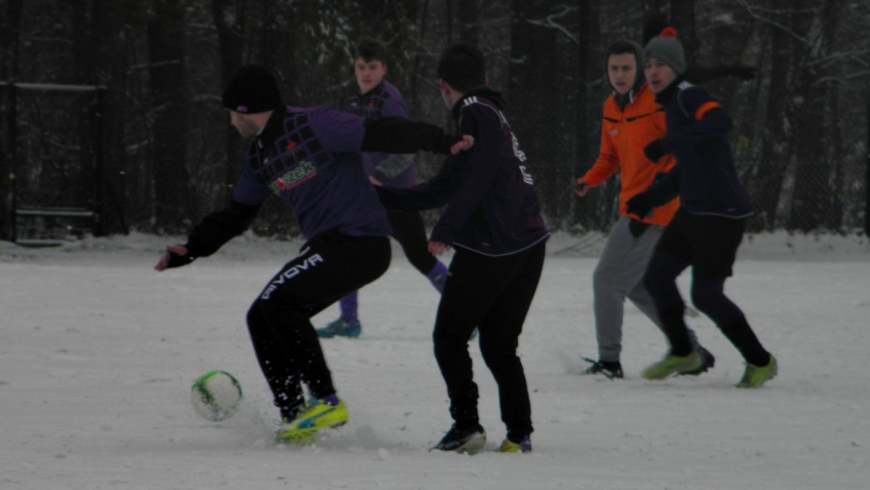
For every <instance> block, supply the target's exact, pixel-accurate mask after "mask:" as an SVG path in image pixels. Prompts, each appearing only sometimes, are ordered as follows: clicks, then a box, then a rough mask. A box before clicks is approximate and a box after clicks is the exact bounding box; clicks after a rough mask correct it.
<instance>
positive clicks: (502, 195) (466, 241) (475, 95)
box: [379, 88, 549, 256]
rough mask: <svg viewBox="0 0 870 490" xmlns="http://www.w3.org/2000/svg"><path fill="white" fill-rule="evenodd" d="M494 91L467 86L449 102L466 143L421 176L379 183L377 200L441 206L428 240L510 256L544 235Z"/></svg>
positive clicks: (520, 157)
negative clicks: (392, 184)
mask: <svg viewBox="0 0 870 490" xmlns="http://www.w3.org/2000/svg"><path fill="white" fill-rule="evenodd" d="M501 105H502V104H501V97H500V96H499V94H498V93H497V92H494V91H492V90H490V89H488V88H481V89H476V90H474V91H471V92H469V93H467V94H465V96H463V98H462V99H461V100H459V101H457V103H456V105H455V106H454V109H453V111H454V118H455V119H458V120H459V132H460V133H461V134H468V135H471V136H473V137H474V146H473V147H472V148H471V149H470V150H468V151H464V152H462V153H460V154H458V155H455V156H452V157H449V158H448V159H447V161H446V162H445V163H444V166H443V167H442V168H441V171H440V172H439V173H438V175H436V176H435V177H433V178H432V179H430V180H429V181H428V182H425V183H422V184H419V185H416V186H413V187H412V188H410V189H394V188H387V189H383V190H381V189H379V194H380V196H381V200H382V201H383V202H384V203H386V204H388V205H391V206H396V207H401V208H405V209H416V210H422V209H432V208H436V207H440V206H443V205H445V204H446V205H447V208H446V209H445V210H444V212H443V214H442V215H441V218H440V219H439V220H438V223H437V224H436V225H435V227H434V229H433V230H432V236H431V240H432V241H435V242H440V243H445V244H448V245H453V246H456V247H462V248H466V249H469V250H473V251H475V252H478V253H481V254H485V255H490V256H500V255H511V254H514V253H517V252H520V251H522V250H525V249H527V248H529V247H531V246H533V245H535V244H537V243H539V242H541V241H543V240H545V239H546V238H547V237H548V236H549V232H548V231H547V228H546V226H545V225H544V218H543V216H542V215H541V207H540V203H539V201H538V196H537V194H536V193H535V190H534V188H533V187H532V184H533V181H532V177H531V175H530V174H529V171H528V168H527V165H528V164H527V163H526V156H525V154H523V152H522V151H520V149H519V144H518V142H517V139H516V137H515V136H514V133H513V131H512V130H511V127H510V124H508V121H507V119H506V118H505V116H504V114H503V113H502V112H501Z"/></svg>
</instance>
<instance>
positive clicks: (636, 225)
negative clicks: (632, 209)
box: [628, 218, 650, 240]
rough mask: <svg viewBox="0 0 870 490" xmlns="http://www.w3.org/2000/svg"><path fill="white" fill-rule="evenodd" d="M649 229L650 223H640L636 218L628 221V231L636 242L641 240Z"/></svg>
mask: <svg viewBox="0 0 870 490" xmlns="http://www.w3.org/2000/svg"><path fill="white" fill-rule="evenodd" d="M649 227H650V224H649V223H644V222H643V221H638V220H636V219H634V218H631V219H630V220H629V221H628V231H629V232H630V233H631V236H633V237H634V238H635V240H636V239H638V238H640V236H641V235H643V232H645V231H646V229H647V228H649Z"/></svg>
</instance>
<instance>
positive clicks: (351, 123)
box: [233, 107, 392, 239]
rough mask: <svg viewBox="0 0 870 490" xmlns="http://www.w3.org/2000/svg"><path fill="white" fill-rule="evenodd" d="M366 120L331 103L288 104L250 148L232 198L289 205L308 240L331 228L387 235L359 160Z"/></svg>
mask: <svg viewBox="0 0 870 490" xmlns="http://www.w3.org/2000/svg"><path fill="white" fill-rule="evenodd" d="M364 123H365V119H364V118H362V117H358V116H354V115H351V114H346V113H343V112H341V111H339V110H337V109H333V108H330V107H305V108H302V107H287V108H286V110H277V111H275V113H274V114H273V115H272V117H271V119H269V122H268V123H267V124H266V126H265V127H264V128H263V131H262V132H261V133H260V134H259V135H258V136H257V138H256V139H255V140H254V142H253V144H252V145H251V147H250V149H249V150H248V153H247V156H246V161H245V168H244V171H243V173H242V178H241V180H240V181H239V184H238V185H237V186H236V189H235V193H234V196H233V199H234V200H235V201H238V202H239V203H241V204H244V205H248V206H260V205H262V204H263V202H265V201H266V199H267V198H268V197H269V196H270V195H272V194H274V195H277V196H278V197H280V198H281V199H283V200H284V201H286V202H287V203H289V204H290V206H291V207H292V208H293V211H294V213H295V215H296V219H297V221H298V222H299V227H300V228H301V230H302V234H303V236H305V238H306V239H311V238H313V237H315V236H317V235H319V234H320V233H322V232H324V231H328V230H334V231H337V232H339V233H342V234H344V235H350V236H387V235H389V234H390V233H391V232H392V230H391V229H390V225H389V223H388V222H387V217H386V213H385V212H384V209H383V207H382V206H381V204H380V202H378V197H377V194H376V193H375V191H374V188H373V187H372V186H371V185H369V183H368V178H367V177H366V174H365V172H364V171H363V168H362V165H361V162H360V150H361V148H362V146H363V138H364V137H365V132H366V129H365V126H364Z"/></svg>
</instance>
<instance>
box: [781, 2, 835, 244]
mask: <svg viewBox="0 0 870 490" xmlns="http://www.w3.org/2000/svg"><path fill="white" fill-rule="evenodd" d="M811 3H812V4H813V5H815V1H813V2H811ZM835 4H836V0H826V1H825V2H824V3H823V4H822V6H821V8H810V7H811V5H808V4H804V8H803V9H802V10H801V11H800V12H799V13H798V14H797V15H798V17H799V18H800V19H801V25H802V26H807V28H804V29H798V30H796V32H800V33H804V32H806V33H808V34H807V43H806V44H798V45H797V46H796V49H798V50H800V51H799V52H801V53H803V54H804V58H803V60H802V61H801V62H800V63H799V64H798V65H797V66H798V68H799V71H798V72H797V73H796V74H795V79H796V80H797V86H796V87H795V93H796V94H798V95H799V97H796V99H798V101H797V102H796V103H795V106H796V107H795V112H794V114H795V117H794V119H793V120H794V122H795V131H794V133H793V134H792V138H793V140H792V141H793V148H794V155H795V178H794V193H793V195H792V209H791V214H790V216H789V225H788V228H789V229H790V230H801V231H814V230H817V229H819V227H820V226H822V224H823V223H824V216H825V204H826V202H827V200H826V199H825V197H824V196H826V195H828V193H829V192H831V191H832V189H831V188H830V187H829V185H830V181H829V177H828V176H829V175H831V162H829V161H827V159H825V151H824V145H822V144H821V141H824V137H825V134H826V133H827V131H828V128H825V127H824V120H825V112H826V110H827V108H826V107H825V100H826V97H825V86H824V85H823V84H820V83H817V81H818V79H819V78H820V77H821V76H822V75H823V73H822V72H821V71H820V68H819V67H820V64H819V63H818V61H820V60H822V59H823V58H824V57H825V56H826V55H827V51H828V47H829V43H830V41H831V39H830V37H829V36H833V34H834V32H835V31H836V22H837V15H836V6H835ZM830 23H834V25H833V27H832V26H831V24H830ZM826 24H827V25H826Z"/></svg>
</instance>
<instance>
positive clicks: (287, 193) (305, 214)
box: [155, 65, 471, 443]
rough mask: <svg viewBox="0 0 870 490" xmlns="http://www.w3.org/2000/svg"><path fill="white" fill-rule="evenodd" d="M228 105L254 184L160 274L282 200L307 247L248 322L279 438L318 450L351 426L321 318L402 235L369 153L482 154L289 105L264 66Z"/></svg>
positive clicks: (242, 79) (437, 133)
mask: <svg viewBox="0 0 870 490" xmlns="http://www.w3.org/2000/svg"><path fill="white" fill-rule="evenodd" d="M222 101H223V105H224V107H225V108H227V109H228V110H229V112H230V122H231V124H232V125H233V126H234V127H235V128H236V129H237V130H238V131H239V133H240V134H241V135H242V136H245V137H251V138H253V141H252V143H251V146H250V147H249V149H248V152H247V155H246V159H245V166H244V170H243V172H242V177H241V179H240V181H239V183H238V185H237V186H236V187H235V190H234V194H233V198H232V200H231V201H230V203H229V205H228V206H227V207H226V208H225V209H223V210H221V211H218V212H214V213H212V214H209V215H207V216H206V217H205V218H203V220H202V221H201V222H200V223H199V224H198V225H197V226H196V227H195V228H194V230H193V232H192V233H191V234H190V236H189V237H188V240H187V243H185V244H184V245H175V246H171V247H168V248H167V251H166V253H165V254H164V255H163V257H162V258H161V259H160V261H159V262H158V263H157V265H156V266H155V269H156V270H158V271H163V270H166V269H168V268H173V267H179V266H182V265H187V264H189V263H191V262H192V261H193V260H195V259H197V258H199V257H207V256H209V255H211V254H213V253H214V252H216V251H217V250H218V249H219V248H220V247H221V246H222V245H223V244H224V243H226V242H227V241H229V240H230V239H232V238H233V237H235V236H237V235H239V234H241V233H242V232H243V231H245V229H247V228H248V226H249V225H250V223H251V221H253V219H254V217H255V216H256V214H257V211H258V210H259V209H260V206H261V205H262V204H263V203H264V202H265V201H266V199H267V198H268V197H269V196H271V195H273V194H274V195H276V196H278V197H279V198H280V199H282V200H284V201H286V202H287V203H289V204H290V206H291V207H292V208H293V212H294V214H295V215H296V219H297V221H298V223H299V227H300V228H301V230H302V234H303V236H304V237H305V239H306V242H305V244H304V245H303V246H302V249H301V250H300V252H299V255H297V256H296V257H295V258H294V259H292V260H290V261H289V262H287V263H286V264H285V265H284V267H282V268H281V270H280V271H279V272H278V273H277V274H276V275H275V276H274V277H273V278H272V279H271V280H270V281H269V282H268V283H267V285H266V286H265V288H264V289H263V290H262V291H261V292H260V294H259V296H258V297H257V299H256V300H255V301H254V303H253V305H252V306H251V308H250V310H249V311H248V315H247V324H248V331H249V333H250V336H251V341H252V343H253V346H254V352H255V353H256V355H257V360H258V362H259V364H260V368H261V369H262V371H263V374H264V376H265V377H266V381H267V382H268V384H269V387H270V389H271V390H272V393H273V396H274V403H275V405H276V406H277V407H278V409H279V410H280V412H281V418H282V420H283V422H284V423H283V424H282V426H281V428H280V429H279V431H278V434H277V439H278V440H279V441H281V442H289V443H309V442H311V441H313V438H314V434H315V432H316V431H317V430H319V429H322V428H324V427H336V426H339V425H342V424H344V423H345V422H347V419H348V414H347V409H346V408H345V406H344V403H343V402H342V401H341V400H340V399H339V398H338V396H337V395H336V390H335V387H334V386H333V383H332V376H331V374H330V372H329V369H328V367H327V365H326V360H325V359H324V356H323V351H322V350H321V347H320V342H319V340H318V338H317V334H316V333H315V331H314V327H313V326H312V325H311V322H310V321H309V319H310V318H311V317H312V316H313V315H315V314H316V313H318V312H319V311H322V310H323V309H324V308H326V307H328V306H329V305H330V304H332V303H334V302H335V301H337V300H338V299H339V298H341V297H343V296H344V295H346V294H347V293H348V292H349V291H353V290H355V289H358V288H360V287H362V286H363V285H365V284H368V283H370V282H372V281H374V280H375V279H377V278H378V277H380V276H381V275H382V274H383V273H384V271H386V269H387V267H388V266H389V264H390V244H389V241H388V239H387V238H386V237H387V236H388V235H389V234H390V233H391V231H392V230H391V229H390V225H389V223H388V222H387V217H386V213H385V212H384V209H383V207H382V206H381V204H380V202H379V201H378V196H377V194H376V193H375V191H374V188H373V187H372V185H371V184H370V183H369V181H368V178H367V177H366V175H365V172H364V171H363V169H362V163H361V161H360V151H388V152H395V153H413V152H416V151H418V150H426V151H434V152H438V153H445V154H448V153H450V152H451V151H459V150H461V149H465V148H468V147H470V144H471V138H470V137H464V138H461V139H460V140H458V141H457V138H455V137H453V136H450V135H447V134H445V133H444V131H443V130H442V129H441V128H439V127H437V126H434V125H431V124H425V123H418V122H412V121H408V120H404V119H400V118H382V119H380V120H378V121H371V120H367V119H365V118H362V117H358V116H353V115H350V114H346V113H344V112H341V111H339V110H337V109H332V108H329V107H285V106H282V104H281V97H280V94H279V91H278V86H277V83H276V82H275V78H274V77H273V76H272V74H271V73H269V71H267V70H265V69H264V68H261V67H258V66H254V65H248V66H244V67H242V68H240V69H239V70H238V71H237V72H236V73H235V75H234V76H233V78H232V79H231V80H230V82H229V84H228V85H227V88H226V90H225V91H224V94H223V98H222ZM302 383H305V384H306V386H307V387H308V392H309V395H310V400H309V401H308V403H307V404H306V403H305V398H304V396H303V390H302Z"/></svg>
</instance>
